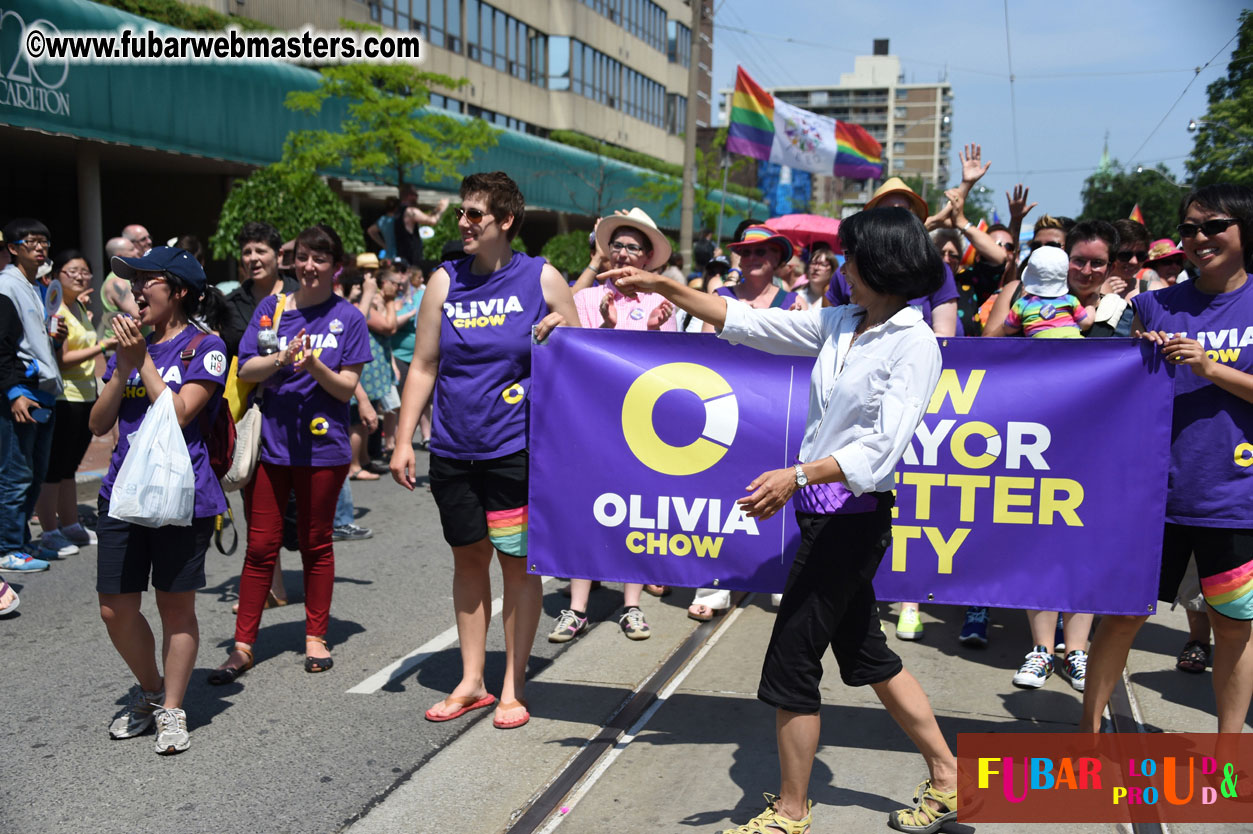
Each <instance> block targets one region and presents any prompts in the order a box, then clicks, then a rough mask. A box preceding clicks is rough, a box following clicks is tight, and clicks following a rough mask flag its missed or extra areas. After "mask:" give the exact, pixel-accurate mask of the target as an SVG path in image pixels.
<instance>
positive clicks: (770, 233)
mask: <svg viewBox="0 0 1253 834" xmlns="http://www.w3.org/2000/svg"><path fill="white" fill-rule="evenodd" d="M763 243H765V244H768V245H771V246H774V247H775V248H776V249H778V250H779V266H782V265H783V264H785V263H787V262H788V261H790V260H792V241H790V240H788V239H787V238H786V237H784V236H783V235H781V234H779V233H778V232H776V231H775V230H774V229H772V228H770V227H769V226H749V227H748V228H747V229H745V230H744V237H743V238H741V239H740V240H737V241H736V242H735V243H728V244H727V246H728V247H730V248H731V249H734V250H739V249H744V248H746V247H747V248H751V247H754V246H760V245H761V244H763Z"/></svg>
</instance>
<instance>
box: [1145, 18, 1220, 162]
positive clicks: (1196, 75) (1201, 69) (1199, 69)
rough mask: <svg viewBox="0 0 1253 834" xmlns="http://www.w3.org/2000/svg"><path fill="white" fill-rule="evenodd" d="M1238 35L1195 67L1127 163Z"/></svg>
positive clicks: (1154, 133) (1164, 122)
mask: <svg viewBox="0 0 1253 834" xmlns="http://www.w3.org/2000/svg"><path fill="white" fill-rule="evenodd" d="M1239 36H1240V33H1239V32H1236V34H1234V35H1232V36H1231V40H1229V41H1227V42H1226V43H1225V44H1223V45H1222V48H1221V49H1219V50H1218V51H1217V52H1215V53H1214V57H1212V58H1210V59H1209V60H1208V61H1206V62H1205V64H1204V65H1203V66H1199V67H1197V68H1196V72H1195V73H1194V74H1193V75H1192V78H1190V79H1189V80H1188V83H1187V85H1186V86H1185V87H1184V88H1183V92H1181V93H1179V97H1178V98H1176V99H1175V101H1174V103H1173V104H1171V105H1170V107H1169V108H1168V109H1167V110H1166V115H1164V116H1162V118H1161V120H1160V121H1159V122H1158V123H1157V124H1156V125H1154V127H1153V129H1152V130H1150V131H1149V135H1148V136H1146V137H1144V141H1143V142H1141V143H1140V147H1138V148H1136V152H1135V153H1133V154H1132V155H1131V160H1130V162H1129V163H1128V164H1131V163H1134V162H1135V160H1136V157H1137V156H1139V155H1140V151H1142V150H1144V146H1145V145H1147V144H1148V143H1149V140H1150V139H1152V138H1153V137H1154V136H1155V135H1157V131H1159V130H1161V128H1162V125H1164V124H1166V120H1167V119H1169V118H1170V114H1171V113H1173V112H1175V108H1176V107H1178V106H1179V102H1181V101H1183V97H1184V96H1185V95H1187V94H1188V90H1190V89H1192V85H1193V84H1195V83H1196V80H1197V79H1198V78H1200V77H1201V73H1202V72H1204V71H1205V70H1206V69H1208V68H1209V65H1210V64H1212V63H1214V62H1215V61H1217V60H1218V56H1219V55H1222V54H1223V53H1224V52H1226V51H1227V47H1229V46H1231V44H1232V42H1233V41H1235V39H1236V38H1238V37H1239Z"/></svg>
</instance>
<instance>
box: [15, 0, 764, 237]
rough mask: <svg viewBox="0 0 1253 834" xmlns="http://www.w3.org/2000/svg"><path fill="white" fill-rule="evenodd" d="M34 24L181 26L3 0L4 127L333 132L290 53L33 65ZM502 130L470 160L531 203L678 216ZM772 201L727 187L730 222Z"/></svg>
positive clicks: (224, 139) (627, 183) (183, 144)
mask: <svg viewBox="0 0 1253 834" xmlns="http://www.w3.org/2000/svg"><path fill="white" fill-rule="evenodd" d="M36 22H38V25H39V26H40V27H41V28H44V29H45V30H46V31H51V30H53V29H55V30H58V31H60V32H83V31H96V32H116V31H118V30H119V29H120V28H122V27H124V26H129V27H131V28H133V29H141V28H142V29H146V28H153V29H155V30H157V31H166V32H171V33H174V32H177V31H179V30H175V29H172V28H170V27H167V26H161V25H160V24H155V23H153V22H152V21H150V20H147V19H146V18H141V17H137V16H135V15H132V14H128V13H126V12H123V11H120V10H118V9H114V8H111V7H108V6H101V5H98V4H95V3H91V2H87V0H7V2H5V3H4V10H3V18H2V20H0V73H3V74H2V75H0V125H7V126H14V127H20V128H28V129H33V130H40V131H46V132H49V133H56V134H61V135H66V136H73V137H78V138H84V139H93V140H99V141H103V142H114V143H120V144H124V145H132V146H137V147H146V148H154V149H157V150H162V151H172V152H175V153H182V154H190V155H193V156H199V157H208V158H212V159H223V160H230V161H232V162H240V163H245V164H249V165H267V164H269V163H271V162H275V161H277V160H278V159H279V158H280V156H281V155H282V151H283V141H284V140H285V139H286V137H287V135H288V133H290V132H291V131H294V130H309V129H327V130H335V129H337V127H338V125H339V122H340V119H341V117H342V114H343V113H344V107H343V106H342V105H339V106H335V105H334V104H333V103H328V105H327V106H325V107H323V109H322V112H321V113H319V114H318V115H316V116H310V115H305V114H303V113H295V112H292V111H290V110H288V109H287V108H286V107H284V106H283V101H284V99H285V98H286V96H287V93H288V92H290V91H292V90H311V89H314V88H315V87H317V85H318V83H319V76H318V74H317V73H316V72H314V71H312V70H309V69H305V68H303V67H297V66H294V65H290V64H284V63H277V62H275V63H264V64H262V63H249V64H244V63H234V64H143V65H140V64H66V63H61V64H56V63H41V64H32V63H30V62H29V61H27V60H25V59H24V58H22V57H20V52H19V48H20V42H21V38H22V36H23V34H24V31H23V30H24V29H25V27H26V26H28V25H30V24H33V23H36ZM498 140H499V141H498V144H497V146H496V147H494V148H489V149H487V150H486V151H483V152H482V153H480V154H479V155H478V156H477V157H476V159H475V160H474V162H472V163H470V164H469V165H467V166H466V170H467V171H471V170H480V171H481V170H503V171H506V172H508V173H509V175H510V176H512V177H513V178H514V179H515V180H517V182H518V184H519V186H520V187H521V188H522V193H523V194H525V195H526V198H527V204H528V205H531V206H534V207H536V208H544V209H551V210H554V211H562V212H569V213H571V214H578V215H595V214H597V213H598V212H597V209H598V208H599V209H600V212H601V213H608V212H610V211H612V210H613V209H614V208H622V207H627V206H630V205H637V204H639V205H640V207H641V208H643V209H644V210H645V211H648V212H649V214H651V215H653V217H654V218H656V219H657V221H658V223H659V224H661V225H665V226H668V227H671V228H673V227H677V226H678V220H679V218H678V216H677V215H678V212H677V211H676V212H673V216H668V217H663V216H662V212H661V207H660V206H658V205H647V204H641V203H640V201H638V200H632V199H631V198H630V197H628V196H627V190H628V189H629V188H631V187H632V186H634V185H637V184H639V182H640V181H641V179H642V178H643V177H644V176H646V175H649V172H646V171H644V170H642V169H639V168H636V167H635V166H632V165H627V164H625V163H622V162H618V161H616V160H611V159H606V158H603V157H597V156H596V155H595V154H592V153H588V152H586V151H582V150H579V149H577V148H572V147H569V146H567V145H562V144H559V143H556V142H551V141H549V140H546V139H542V138H540V137H537V136H530V135H527V134H521V133H516V132H513V131H501V132H500V135H499V137H498ZM336 173H337V174H339V175H342V176H349V177H351V176H352V175H351V174H348V173H347V172H336ZM431 185H432V186H434V187H442V188H444V189H447V190H455V187H456V183H442V184H435V183H432V184H431ZM766 211H767V210H766V207H765V205H764V204H762V203H760V202H755V201H751V200H748V199H746V198H744V197H740V196H738V195H728V196H727V217H728V223H727V224H725V225H724V228H729V227H731V226H733V225H734V223H735V222H737V221H738V219H740V218H742V217H745V216H748V215H749V214H750V213H751V214H754V215H756V216H763V217H764V216H766V215H765V212H766Z"/></svg>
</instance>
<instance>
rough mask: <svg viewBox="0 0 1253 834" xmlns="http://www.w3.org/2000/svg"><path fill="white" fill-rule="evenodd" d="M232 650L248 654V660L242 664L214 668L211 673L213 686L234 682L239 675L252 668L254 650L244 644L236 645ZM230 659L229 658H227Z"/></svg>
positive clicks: (210, 681)
mask: <svg viewBox="0 0 1253 834" xmlns="http://www.w3.org/2000/svg"><path fill="white" fill-rule="evenodd" d="M232 651H235V652H239V653H240V654H245V655H247V656H248V660H247V661H246V662H245V663H244V665H242V666H224V667H222V668H221V669H214V670H213V671H212V672H210V673H209V684H210V685H211V686H225V685H226V684H228V683H234V682H235V681H237V680H238V679H239V676H240V675H242V674H243V673H244V672H247V671H248V670H249V669H251V668H252V660H253V658H252V652H251V651H250V650H248V649H245V648H244V647H242V646H235V648H234V649H232ZM227 659H228V660H229V658H227Z"/></svg>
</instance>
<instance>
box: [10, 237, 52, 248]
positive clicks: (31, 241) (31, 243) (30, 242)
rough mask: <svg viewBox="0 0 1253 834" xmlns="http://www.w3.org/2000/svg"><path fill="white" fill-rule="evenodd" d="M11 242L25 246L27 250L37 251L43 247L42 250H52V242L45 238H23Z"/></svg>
mask: <svg viewBox="0 0 1253 834" xmlns="http://www.w3.org/2000/svg"><path fill="white" fill-rule="evenodd" d="M13 242H14V243H16V244H17V245H18V246H25V247H26V248H27V249H38V248H40V247H43V248H44V249H51V248H52V241H50V240H48V239H47V238H46V237H24V238H22V239H21V240H15V241H13Z"/></svg>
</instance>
